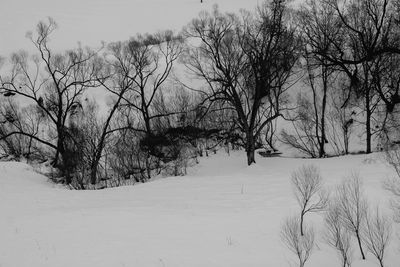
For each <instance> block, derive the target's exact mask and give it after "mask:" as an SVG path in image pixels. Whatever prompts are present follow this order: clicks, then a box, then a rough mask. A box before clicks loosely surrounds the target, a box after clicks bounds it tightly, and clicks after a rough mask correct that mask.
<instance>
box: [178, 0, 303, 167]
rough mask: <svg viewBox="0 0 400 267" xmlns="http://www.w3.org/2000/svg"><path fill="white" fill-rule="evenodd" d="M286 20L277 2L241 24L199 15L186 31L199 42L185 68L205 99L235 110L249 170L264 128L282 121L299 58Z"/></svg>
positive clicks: (230, 16) (236, 20) (244, 15)
mask: <svg viewBox="0 0 400 267" xmlns="http://www.w3.org/2000/svg"><path fill="white" fill-rule="evenodd" d="M287 15H288V10H287V7H286V1H278V0H276V1H272V2H271V3H269V4H267V3H264V4H263V5H261V6H260V7H259V8H258V9H257V11H256V12H255V13H254V14H252V13H249V12H243V13H242V17H241V18H240V19H239V17H237V16H236V15H233V14H221V13H220V12H219V11H218V10H217V9H215V10H214V12H213V13H212V14H209V13H202V14H201V15H200V17H199V18H198V19H195V20H193V21H192V23H191V24H190V25H189V26H188V27H187V29H186V35H187V37H188V38H191V39H192V40H193V39H194V40H199V41H200V46H194V47H192V49H189V51H188V53H187V56H186V65H187V66H188V68H189V69H190V70H191V71H192V72H193V73H194V74H195V75H197V77H199V78H201V79H203V80H204V81H205V83H206V84H207V85H208V91H207V97H206V100H208V101H209V102H210V103H213V102H216V101H219V102H221V101H222V102H224V103H226V104H227V105H228V106H229V108H232V109H234V110H235V112H236V119H237V123H236V125H237V129H238V130H239V131H240V132H241V133H242V135H243V143H244V144H245V149H246V153H247V163H248V165H251V164H252V163H255V156H254V152H255V149H256V141H257V139H258V138H259V136H260V134H261V132H262V130H263V128H264V127H265V126H266V125H267V124H268V123H269V122H270V121H272V120H274V119H276V118H278V117H279V116H282V109H283V102H284V101H283V100H284V93H285V90H286V89H287V87H285V85H287V82H288V79H289V77H290V75H291V74H292V69H293V66H294V64H295V63H296V62H297V59H298V51H297V47H298V44H299V42H298V40H299V39H298V38H297V36H296V34H295V30H294V28H291V27H290V25H289V24H288V22H287ZM268 107H272V109H269V108H268ZM271 111H272V112H271ZM268 112H270V113H268ZM267 113H268V116H265V115H266V114H267Z"/></svg>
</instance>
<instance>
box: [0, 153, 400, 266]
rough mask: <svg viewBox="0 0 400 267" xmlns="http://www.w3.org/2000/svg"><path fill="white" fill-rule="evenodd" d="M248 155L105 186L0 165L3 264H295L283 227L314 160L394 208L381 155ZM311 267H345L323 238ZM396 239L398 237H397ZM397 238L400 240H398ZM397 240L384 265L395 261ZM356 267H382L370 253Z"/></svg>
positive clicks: (328, 177)
mask: <svg viewBox="0 0 400 267" xmlns="http://www.w3.org/2000/svg"><path fill="white" fill-rule="evenodd" d="M243 156H244V155H243V153H233V154H231V156H227V155H226V154H225V153H223V152H219V153H218V154H217V155H213V156H212V157H210V158H203V159H202V160H201V162H200V164H199V165H197V166H195V167H194V168H192V169H191V170H190V173H189V175H188V176H185V177H174V178H160V179H158V180H155V181H153V182H150V183H146V184H140V185H136V186H126V187H120V188H115V189H107V190H100V191H71V190H67V189H65V188H63V187H58V186H54V185H52V184H51V183H49V182H48V181H47V178H46V177H44V176H42V175H39V174H37V173H35V172H34V171H33V169H32V167H30V166H28V165H25V164H23V163H14V162H2V163H0V170H1V171H0V213H1V219H0V236H1V240H0V266H4V267H12V266H18V267H24V266H41V267H45V266H49V267H50V266H51V267H53V266H75V267H79V266H96V267H101V266H104V267H106V266H141V267H147V266H149V267H150V266H151V267H152V266H161V267H163V266H167V267H168V266H171V267H188V266H199V267H200V266H208V267H213V266H215V267H217V266H238V267H243V266H296V265H295V258H293V257H292V254H291V253H290V252H289V251H288V250H287V249H286V248H285V246H284V245H283V244H282V242H281V240H280V236H279V233H280V226H281V223H282V221H283V219H284V218H285V217H286V216H288V215H293V214H296V213H297V212H298V208H297V204H296V202H295V200H294V197H293V195H292V193H291V187H290V182H289V177H290V173H291V172H292V171H293V170H294V169H296V168H298V167H299V166H301V165H303V164H310V163H312V164H315V165H317V166H318V167H319V168H320V169H321V173H322V175H323V177H324V180H325V182H326V186H327V187H328V188H330V187H332V186H334V185H335V184H337V183H339V182H340V181H341V180H342V179H343V178H344V177H346V176H348V175H349V174H350V173H351V171H358V172H359V173H360V175H361V177H362V178H363V181H364V184H365V189H366V194H367V196H368V198H369V199H370V201H373V202H374V203H379V204H381V205H382V206H386V207H387V206H388V199H389V197H388V193H387V192H385V191H383V189H381V182H382V181H383V179H385V177H389V176H391V175H393V173H392V172H391V170H390V169H388V168H387V167H386V165H385V164H383V163H382V162H381V159H380V158H381V155H380V154H372V155H368V156H366V155H357V156H345V157H339V158H329V159H323V160H305V159H291V158H257V162H258V164H256V165H254V166H251V167H247V166H245V160H244V159H243ZM306 223H308V224H309V223H314V225H315V226H317V227H318V228H317V230H318V231H317V240H318V248H317V249H316V250H315V251H314V253H313V255H312V256H311V259H310V261H309V263H308V264H307V266H309V267H320V266H324V267H336V266H339V262H338V260H337V257H336V254H335V252H334V251H333V250H332V249H331V248H329V247H327V246H326V245H325V244H324V242H323V239H322V233H323V229H322V227H321V226H322V223H321V217H320V216H319V215H312V216H310V217H307V219H306ZM392 238H393V240H396V236H395V235H393V236H392ZM397 240H398V239H397ZM398 247H399V242H398V241H395V242H392V243H391V245H390V248H389V253H388V255H387V266H397V264H398V261H399V258H398ZM354 256H355V260H354V264H353V265H352V266H355V267H368V266H371V267H372V266H378V265H377V263H376V262H375V260H374V258H373V256H372V255H371V254H368V256H367V258H368V261H366V262H363V261H360V260H359V259H360V256H359V254H358V251H357V250H356V248H355V249H354Z"/></svg>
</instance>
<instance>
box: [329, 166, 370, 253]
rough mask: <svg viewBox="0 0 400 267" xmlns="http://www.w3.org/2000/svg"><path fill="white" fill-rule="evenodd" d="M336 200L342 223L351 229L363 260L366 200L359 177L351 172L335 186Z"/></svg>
mask: <svg viewBox="0 0 400 267" xmlns="http://www.w3.org/2000/svg"><path fill="white" fill-rule="evenodd" d="M336 193H337V195H336V199H335V200H334V201H336V202H337V203H338V208H339V210H340V214H341V216H340V217H341V219H342V223H343V225H344V226H345V227H346V228H347V229H348V230H349V231H351V232H352V233H353V234H354V236H355V237H356V239H357V243H358V247H359V249H360V253H361V256H362V259H363V260H365V253H364V249H363V242H364V239H363V237H362V234H363V229H364V227H365V223H366V216H367V208H368V205H367V201H366V199H365V198H364V196H363V189H362V183H361V180H360V177H359V175H358V174H355V173H353V174H352V176H351V177H349V178H347V179H346V180H344V181H343V182H342V183H341V184H340V185H339V186H338V187H337V192H336Z"/></svg>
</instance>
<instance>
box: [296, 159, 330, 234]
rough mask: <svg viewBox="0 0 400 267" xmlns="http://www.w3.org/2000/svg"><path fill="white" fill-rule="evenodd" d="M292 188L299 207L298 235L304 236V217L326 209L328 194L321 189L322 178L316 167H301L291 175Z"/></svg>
mask: <svg viewBox="0 0 400 267" xmlns="http://www.w3.org/2000/svg"><path fill="white" fill-rule="evenodd" d="M292 186H293V191H294V194H295V196H296V200H297V202H298V203H299V205H300V208H301V213H300V233H301V235H304V229H303V228H304V227H303V224H304V216H305V215H306V214H307V213H309V212H319V211H322V210H324V209H325V208H326V205H327V203H328V194H327V193H326V192H324V191H323V190H322V189H323V188H322V187H323V183H322V177H321V174H320V172H319V170H318V168H317V167H315V166H313V165H308V166H302V167H301V168H300V169H299V170H297V171H295V172H293V173H292Z"/></svg>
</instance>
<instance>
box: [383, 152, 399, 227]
mask: <svg viewBox="0 0 400 267" xmlns="http://www.w3.org/2000/svg"><path fill="white" fill-rule="evenodd" d="M385 159H386V162H387V163H388V164H389V165H390V167H392V169H393V170H394V171H395V172H396V174H397V176H395V177H392V178H389V179H387V180H386V181H385V182H384V184H383V186H384V188H385V189H386V190H388V191H389V192H391V193H392V194H393V196H394V197H395V198H394V199H393V200H392V208H393V211H394V213H395V220H396V222H398V223H400V149H399V146H398V145H395V146H392V147H388V148H387V149H386V153H385Z"/></svg>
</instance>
